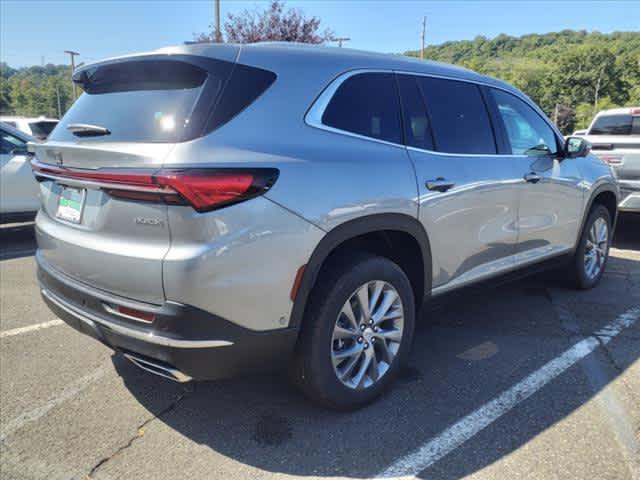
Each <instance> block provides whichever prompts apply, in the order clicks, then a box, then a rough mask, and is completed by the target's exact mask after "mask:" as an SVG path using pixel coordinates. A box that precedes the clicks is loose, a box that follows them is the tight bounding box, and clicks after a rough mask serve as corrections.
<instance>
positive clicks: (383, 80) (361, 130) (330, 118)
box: [322, 73, 402, 143]
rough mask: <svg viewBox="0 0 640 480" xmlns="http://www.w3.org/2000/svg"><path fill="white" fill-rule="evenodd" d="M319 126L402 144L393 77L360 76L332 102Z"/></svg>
mask: <svg viewBox="0 0 640 480" xmlns="http://www.w3.org/2000/svg"><path fill="white" fill-rule="evenodd" d="M322 123H323V124H324V125H327V126H329V127H333V128H337V129H339V130H344V131H347V132H351V133H355V134H358V135H363V136H365V137H371V138H375V139H378V140H384V141H387V142H392V143H402V129H401V126H400V105H399V100H398V92H397V88H396V82H395V78H394V76H393V74H392V73H360V74H357V75H354V76H352V77H349V78H348V79H347V80H345V81H344V82H343V83H342V84H341V85H340V87H338V90H337V91H336V93H335V94H334V95H333V97H332V98H331V101H330V102H329V104H328V105H327V108H326V109H325V111H324V113H323V115H322Z"/></svg>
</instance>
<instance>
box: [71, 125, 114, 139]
mask: <svg viewBox="0 0 640 480" xmlns="http://www.w3.org/2000/svg"><path fill="white" fill-rule="evenodd" d="M67 130H69V131H70V132H71V133H73V134H74V135H76V136H77V137H100V136H102V135H111V131H109V129H108V128H104V127H100V126H99V125H88V124H86V123H71V124H69V125H67Z"/></svg>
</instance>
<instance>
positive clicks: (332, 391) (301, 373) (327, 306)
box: [291, 254, 415, 410]
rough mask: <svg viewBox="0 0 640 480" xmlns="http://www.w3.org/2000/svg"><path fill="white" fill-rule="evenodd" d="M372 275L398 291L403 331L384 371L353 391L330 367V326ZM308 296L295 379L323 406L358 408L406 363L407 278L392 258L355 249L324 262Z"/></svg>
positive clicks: (410, 318) (410, 306) (410, 314)
mask: <svg viewBox="0 0 640 480" xmlns="http://www.w3.org/2000/svg"><path fill="white" fill-rule="evenodd" d="M375 280H382V281H384V282H387V283H388V284H390V285H391V286H392V287H393V288H394V289H395V290H396V292H397V293H398V295H399V297H400V299H401V301H402V310H403V314H404V325H403V332H402V337H401V341H400V346H399V348H398V351H397V353H396V356H395V358H394V359H393V361H392V362H391V364H390V366H389V367H388V370H386V372H385V373H384V374H383V375H382V376H381V377H380V378H379V379H378V380H377V381H376V382H375V383H373V384H372V385H370V386H368V387H365V388H363V389H359V390H356V389H352V388H349V387H347V386H346V385H344V384H343V383H342V382H341V381H340V380H339V379H338V377H337V375H336V372H335V370H334V367H333V363H332V357H331V356H332V348H333V347H332V335H333V329H334V326H335V324H336V320H337V319H338V316H339V315H340V311H341V310H342V307H343V305H344V304H345V302H347V300H348V299H349V298H350V297H351V296H352V295H353V294H354V292H355V291H356V290H357V289H358V288H359V287H361V286H362V285H364V284H366V283H367V282H371V281H375ZM311 295H312V296H311V299H310V303H309V307H308V309H307V311H306V315H305V320H304V324H303V328H302V331H301V332H300V339H299V342H298V345H297V348H296V355H295V361H294V367H293V369H292V372H291V373H292V376H293V380H294V382H295V383H296V384H297V385H298V386H299V387H300V388H301V389H302V391H303V392H304V393H305V394H306V395H307V396H308V397H309V398H310V399H311V400H313V401H314V402H316V403H319V404H321V405H323V406H326V407H329V408H333V409H337V410H353V409H356V408H359V407H362V406H364V405H366V404H368V403H370V402H371V401H373V400H374V399H376V398H377V397H378V396H380V395H381V394H382V392H384V390H385V389H386V388H387V387H388V386H389V385H390V384H391V383H392V382H393V380H394V379H395V377H396V376H397V374H398V372H399V370H400V369H401V368H402V366H403V364H405V363H406V360H407V357H408V354H409V350H410V348H411V342H412V340H413V331H414V325H415V306H414V305H415V304H414V296H413V290H412V288H411V283H410V282H409V279H408V278H407V276H406V275H405V273H404V272H403V270H402V269H401V268H400V267H399V266H398V265H396V264H395V263H393V262H392V261H390V260H388V259H386V258H384V257H378V256H373V255H369V254H355V255H350V257H349V258H348V259H347V258H344V257H343V258H341V259H339V260H337V261H333V262H332V263H331V264H330V265H327V267H326V268H325V269H324V273H323V274H322V275H321V277H320V278H319V279H318V281H317V283H316V286H315V287H314V290H313V292H312V294H311ZM378 348H379V346H378Z"/></svg>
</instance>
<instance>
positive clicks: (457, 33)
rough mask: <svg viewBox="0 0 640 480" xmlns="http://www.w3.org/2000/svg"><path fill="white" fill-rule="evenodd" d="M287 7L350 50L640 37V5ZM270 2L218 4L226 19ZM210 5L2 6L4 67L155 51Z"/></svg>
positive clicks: (321, 2)
mask: <svg viewBox="0 0 640 480" xmlns="http://www.w3.org/2000/svg"><path fill="white" fill-rule="evenodd" d="M286 3H287V5H288V6H290V7H295V8H299V9H301V10H303V11H304V12H305V13H306V14H307V15H314V16H318V17H320V19H321V20H322V24H321V25H322V27H326V28H330V29H331V30H333V32H334V33H335V34H336V35H337V36H346V37H350V38H351V41H350V42H347V43H346V44H345V45H346V46H349V47H351V48H358V49H363V50H373V51H379V52H393V53H401V52H405V51H407V50H415V49H418V48H419V46H420V33H421V28H422V26H421V22H422V17H423V16H426V17H427V35H426V37H427V42H426V43H427V45H431V44H439V43H442V42H446V41H450V40H467V39H473V38H474V37H475V36H477V35H484V36H486V37H495V36H496V35H498V34H500V33H506V34H509V35H516V36H517V35H523V34H526V33H545V32H553V31H559V30H563V29H574V30H583V29H584V30H588V31H594V30H597V31H600V32H604V33H606V32H612V31H633V30H635V31H637V30H640V2H638V1H632V0H629V1H618V2H615V1H552V0H543V1H522V2H516V1H506V0H504V1H487V2H485V1H462V0H458V1H417V0H416V1H391V0H387V1H373V0H340V1H338V0H331V1H329V0H289V1H288V2H286ZM266 5H267V2H266V1H263V0H258V1H238V0H221V10H222V12H221V13H222V18H223V20H224V18H225V17H226V14H227V13H239V12H241V11H243V10H244V9H247V8H248V9H253V8H255V7H256V6H257V7H259V8H264V7H266ZM212 21H213V0H62V1H56V0H44V1H32V0H0V61H4V62H7V63H8V64H9V65H11V66H12V67H21V66H27V65H39V64H41V63H42V62H43V61H44V63H66V62H68V55H66V54H65V53H64V50H75V51H77V52H79V53H80V56H79V57H78V60H77V61H78V62H92V61H96V60H100V59H102V58H106V57H111V56H115V55H122V54H126V53H131V52H139V51H147V50H154V49H156V48H160V47H164V46H168V45H175V44H180V43H182V42H184V41H188V40H192V39H193V34H194V33H198V32H203V31H207V30H209V28H210V27H209V26H210V25H211V23H212Z"/></svg>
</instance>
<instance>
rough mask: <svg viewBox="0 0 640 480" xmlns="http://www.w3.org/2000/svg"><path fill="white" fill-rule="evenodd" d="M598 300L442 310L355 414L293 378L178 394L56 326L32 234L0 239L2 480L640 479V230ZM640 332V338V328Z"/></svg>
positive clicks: (532, 298)
mask: <svg viewBox="0 0 640 480" xmlns="http://www.w3.org/2000/svg"><path fill="white" fill-rule="evenodd" d="M614 247H615V248H613V249H612V251H611V259H610V262H609V265H608V269H607V272H606V274H605V277H604V279H603V281H602V282H601V284H600V285H599V286H598V287H597V288H596V289H594V290H592V291H589V292H576V291H572V290H567V289H566V288H564V287H563V286H562V284H561V283H559V282H558V281H557V280H555V279H554V276H553V275H549V274H545V275H539V276H537V277H533V278H529V279H526V280H521V281H518V282H516V283H512V284H508V285H501V286H493V287H482V288H474V289H473V290H469V291H467V292H464V294H463V295H462V294H461V295H455V296H454V297H450V298H447V299H444V300H442V301H440V302H438V303H437V304H435V305H434V306H433V307H431V308H430V309H427V310H426V311H425V312H424V314H423V317H424V318H423V319H422V320H423V321H422V322H420V324H419V327H418V331H417V338H416V341H415V344H414V348H413V354H412V356H411V361H410V365H409V367H408V368H407V369H406V370H405V371H404V372H403V375H402V378H401V379H400V380H399V381H398V382H397V384H396V385H395V388H394V389H393V390H392V391H391V392H390V393H388V394H387V395H385V396H384V397H383V398H382V399H381V400H380V401H378V402H376V403H375V404H373V405H371V406H369V407H367V408H365V409H363V410H361V411H358V412H355V413H350V414H348V413H335V412H330V411H326V410H322V409H320V408H317V407H315V406H313V405H311V404H309V403H308V402H307V401H306V400H305V399H304V398H303V397H302V396H301V395H300V394H298V392H297V391H295V390H294V389H292V388H291V387H290V386H289V384H288V383H287V380H286V379H285V378H284V377H282V376H277V375H276V376H261V377H247V378H238V379H233V380H225V381H220V382H208V383H199V384H187V385H179V384H175V383H172V382H170V381H168V380H164V379H162V378H159V377H155V376H152V375H150V374H147V373H145V372H143V371H140V370H138V369H137V368H136V367H135V366H133V365H131V364H129V363H128V362H127V361H126V360H125V359H123V358H122V357H121V356H119V355H114V354H113V353H112V352H111V351H110V350H109V349H107V348H106V347H104V346H102V345H101V344H99V343H97V342H96V341H94V340H92V339H90V338H87V337H85V336H82V335H81V334H79V333H77V332H75V331H74V330H72V329H71V328H69V327H67V326H66V325H64V324H61V322H60V321H57V320H56V319H55V318H54V317H53V315H52V314H51V313H50V312H49V311H48V309H47V308H46V307H45V305H44V304H43V303H42V301H41V300H40V297H39V293H38V287H37V282H36V279H35V266H34V259H33V252H34V248H35V244H34V239H33V227H32V225H30V224H27V225H11V226H5V227H2V228H1V229H0V302H1V303H0V414H1V415H0V419H1V421H0V457H1V458H0V477H1V478H2V479H31V478H38V479H44V478H46V479H70V478H77V479H85V478H95V479H110V478H136V479H138V480H141V479H147V478H148V479H154V480H156V479H158V478H161V479H164V478H191V479H198V478H225V479H226V478H232V479H244V478H250V479H261V478H275V477H278V478H283V477H310V478H329V477H331V478H335V477H346V478H358V479H360V478H373V477H377V476H409V477H411V476H416V477H418V478H425V479H454V478H455V479H457V478H467V477H469V478H477V479H505V478H558V479H561V478H562V479H567V478H581V479H582V478H594V479H616V480H623V479H635V480H638V479H640V218H639V217H635V216H630V215H628V216H624V217H622V218H621V219H620V227H619V230H618V232H617V234H616V238H615V241H614ZM636 320H637V321H636Z"/></svg>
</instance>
